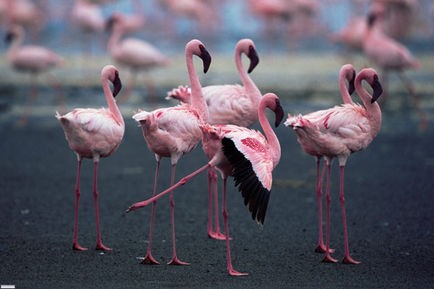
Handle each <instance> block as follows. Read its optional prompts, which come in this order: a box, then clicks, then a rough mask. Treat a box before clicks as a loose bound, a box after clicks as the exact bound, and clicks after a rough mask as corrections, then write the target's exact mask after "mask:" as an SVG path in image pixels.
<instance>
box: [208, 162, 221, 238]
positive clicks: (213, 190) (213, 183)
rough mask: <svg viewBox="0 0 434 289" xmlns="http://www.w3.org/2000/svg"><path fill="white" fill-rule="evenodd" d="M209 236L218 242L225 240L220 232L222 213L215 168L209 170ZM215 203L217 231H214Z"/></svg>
mask: <svg viewBox="0 0 434 289" xmlns="http://www.w3.org/2000/svg"><path fill="white" fill-rule="evenodd" d="M208 190H209V191H208V198H209V200H208V210H209V212H208V236H209V237H210V238H212V239H216V240H224V239H225V235H224V234H223V233H222V232H221V231H220V221H219V219H220V212H219V200H218V191H217V173H216V170H215V168H210V169H209V170H208ZM213 201H214V220H215V231H214V230H213V229H212V213H213V205H212V203H213Z"/></svg>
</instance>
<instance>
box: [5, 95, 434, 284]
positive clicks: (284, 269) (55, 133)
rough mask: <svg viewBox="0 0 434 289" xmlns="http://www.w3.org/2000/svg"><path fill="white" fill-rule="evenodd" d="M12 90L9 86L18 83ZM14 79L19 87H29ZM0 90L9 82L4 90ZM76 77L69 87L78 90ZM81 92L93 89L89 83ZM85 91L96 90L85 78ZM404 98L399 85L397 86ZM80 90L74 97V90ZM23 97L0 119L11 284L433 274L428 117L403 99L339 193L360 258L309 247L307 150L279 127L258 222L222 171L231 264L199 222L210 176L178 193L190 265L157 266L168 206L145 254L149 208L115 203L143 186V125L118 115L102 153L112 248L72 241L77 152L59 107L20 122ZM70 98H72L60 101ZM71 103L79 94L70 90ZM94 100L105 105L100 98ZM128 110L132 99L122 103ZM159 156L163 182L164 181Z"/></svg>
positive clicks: (86, 220) (85, 202) (88, 198)
mask: <svg viewBox="0 0 434 289" xmlns="http://www.w3.org/2000/svg"><path fill="white" fill-rule="evenodd" d="M14 89H15V88H10V87H9V88H6V92H8V93H9V94H10V93H12V94H13V93H17V92H16V91H15V90H14ZM22 89H28V88H26V87H24V88H22ZM71 89H72V88H71ZM3 90H5V89H3ZM77 90H78V89H77V88H75V89H73V91H70V92H69V93H66V94H67V95H68V94H74V92H75V91H77ZM88 92H89V91H88ZM89 93H92V94H98V93H100V89H99V88H95V89H93V90H92V91H90V92H89ZM405 97H406V96H403V98H405ZM83 99H84V97H83ZM22 101H23V99H20V98H16V100H15V101H14V102H12V103H10V102H9V100H8V101H3V102H2V105H1V109H2V112H1V115H0V116H1V117H0V124H1V126H0V151H1V155H0V171H1V174H0V176H1V177H0V185H1V195H0V208H1V210H0V222H1V223H2V225H1V226H0V239H1V242H0V260H2V266H1V267H0V283H1V284H15V285H16V288H18V289H21V288H219V289H221V288H430V287H431V288H432V286H433V284H434V273H433V272H434V236H433V234H434V222H433V219H434V218H433V217H434V211H433V210H434V201H433V193H434V179H433V178H434V150H433V135H434V123H433V122H432V121H431V122H430V124H429V125H430V126H429V129H428V130H427V131H425V132H423V133H422V132H419V131H418V130H417V119H416V117H415V116H414V114H413V113H412V112H411V110H410V112H409V110H408V109H407V108H402V107H401V108H400V110H397V111H396V110H394V111H392V110H390V109H389V110H388V109H383V111H384V114H383V127H382V131H381V132H380V134H379V136H378V137H377V138H376V139H375V140H374V142H373V143H372V144H371V145H370V146H369V147H368V149H367V150H365V151H363V152H359V153H357V154H354V155H353V156H351V157H350V159H349V161H348V165H347V170H346V201H347V215H348V224H349V235H350V250H351V252H352V255H353V257H354V258H355V259H358V260H361V261H362V263H361V264H360V265H357V266H354V265H343V264H341V263H339V264H324V263H321V260H322V255H319V254H316V253H314V252H313V249H314V246H315V244H316V236H317V223H316V203H315V195H314V182H315V162H314V159H313V158H312V157H309V156H307V155H305V154H304V153H303V152H302V150H301V149H300V147H299V145H298V143H297V142H296V138H295V136H294V133H293V132H292V131H290V130H289V129H287V128H285V127H284V126H283V125H282V126H280V127H279V128H277V130H276V132H277V134H278V137H279V139H280V140H281V145H282V158H281V161H280V164H279V165H278V167H277V168H276V170H275V173H274V183H273V190H272V196H271V200H270V204H269V209H268V215H267V218H266V223H265V225H264V226H263V227H262V228H260V227H258V226H257V225H256V223H255V222H253V221H252V220H251V219H250V215H249V214H248V212H247V210H246V209H245V208H244V206H243V205H242V201H241V196H240V195H239V193H238V192H237V191H236V190H235V189H234V187H233V184H232V180H230V182H229V184H230V186H229V189H230V194H229V200H228V201H229V205H228V206H229V213H230V229H231V232H230V235H231V236H232V237H233V241H232V243H231V244H232V254H233V264H234V267H235V268H236V269H237V270H239V271H242V272H249V274H250V275H249V276H247V277H240V278H235V277H231V276H228V274H227V271H226V259H225V244H224V242H221V241H215V240H210V239H208V237H207V234H206V217H207V192H206V175H205V174H204V175H201V176H199V177H198V178H197V179H196V180H194V181H192V182H191V183H189V184H188V185H186V186H184V187H183V188H181V189H180V190H178V191H177V193H176V205H177V207H176V216H177V219H176V224H177V245H178V254H179V256H180V258H181V259H182V260H184V261H188V262H191V266H187V267H173V266H168V265H165V262H166V261H168V260H169V258H170V256H171V245H170V240H171V238H170V224H169V204H168V198H167V197H165V198H163V199H162V201H160V202H159V203H158V207H157V222H156V227H155V237H154V256H155V257H157V259H158V260H160V261H161V262H162V265H160V266H143V265H140V264H139V263H138V260H137V259H136V257H138V256H143V254H144V253H145V250H146V246H147V243H146V240H147V237H148V222H149V218H150V208H145V209H143V210H141V211H138V212H132V213H129V214H125V213H124V211H125V209H126V208H128V206H129V205H131V204H132V203H134V202H136V201H140V200H142V199H144V198H145V197H148V196H150V194H151V192H152V183H153V174H154V166H155V159H154V156H153V155H152V154H151V153H150V152H149V151H148V149H147V148H146V146H145V143H144V140H143V137H142V134H141V131H140V129H139V128H138V127H137V126H136V124H135V123H134V122H133V121H132V119H131V118H130V116H126V117H125V119H126V132H125V137H124V141H123V143H122V145H121V146H120V148H119V150H118V151H117V152H116V153H115V154H114V155H113V156H111V157H110V158H107V159H103V160H102V161H101V165H100V177H99V181H100V182H99V184H100V185H99V191H100V208H101V220H102V224H101V226H102V233H103V240H104V242H105V244H106V245H108V246H110V247H112V248H113V249H114V250H113V252H111V253H101V252H99V251H95V250H93V249H90V250H89V251H87V252H74V251H72V250H71V239H72V228H73V204H74V183H75V173H76V158H75V155H74V154H73V153H72V151H70V149H69V148H68V146H67V143H66V141H65V139H64V136H63V131H62V129H61V127H60V125H59V124H58V123H57V120H56V119H55V118H54V110H55V107H48V108H43V107H42V106H41V108H40V110H41V111H45V110H44V109H46V110H47V111H48V112H47V113H44V112H41V113H40V114H37V113H35V115H33V116H32V117H31V118H30V119H29V124H28V125H27V126H26V127H17V126H16V120H17V118H18V116H17V113H16V109H14V108H16V107H17V106H18V105H19V104H20V103H22ZM67 101H70V99H69V100H68V99H67ZM75 101H77V102H78V103H81V102H80V99H75ZM303 101H304V102H300V101H298V102H297V101H293V100H284V101H283V105H284V108H285V111H286V112H298V111H302V110H303V108H304V109H305V110H313V109H318V108H317V107H308V106H307V103H309V100H303ZM101 105H103V103H102V104H101ZM131 111H132V109H131ZM204 162H205V158H204V156H202V153H201V149H200V147H199V148H197V149H196V150H195V151H194V152H193V153H192V154H190V155H187V156H185V157H184V158H183V159H182V160H181V161H180V162H179V165H178V171H177V172H178V174H177V175H178V176H179V177H181V176H183V175H185V174H186V173H188V172H191V171H192V170H193V169H195V168H197V167H199V166H200V165H202V164H203V163H204ZM162 163H163V165H162V167H161V172H162V173H161V176H162V177H161V178H160V180H161V182H160V188H161V189H162V188H165V187H167V185H168V182H169V177H168V175H169V173H168V172H169V162H168V160H164V161H163V162H162ZM337 176H338V173H337V166H336V164H335V167H334V170H333V182H332V198H333V199H332V239H331V243H332V246H333V247H334V248H336V252H335V254H334V256H335V257H336V258H339V259H341V258H342V257H343V252H342V251H343V243H342V221H341V216H340V209H339V200H338V179H337ZM81 189H82V198H81V201H82V202H81V210H80V221H81V223H80V231H79V233H80V234H79V239H80V243H81V244H82V245H83V246H88V247H90V248H93V246H94V245H95V221H94V210H93V199H92V194H91V190H92V163H91V162H90V161H87V162H85V163H84V166H83V172H82V183H81Z"/></svg>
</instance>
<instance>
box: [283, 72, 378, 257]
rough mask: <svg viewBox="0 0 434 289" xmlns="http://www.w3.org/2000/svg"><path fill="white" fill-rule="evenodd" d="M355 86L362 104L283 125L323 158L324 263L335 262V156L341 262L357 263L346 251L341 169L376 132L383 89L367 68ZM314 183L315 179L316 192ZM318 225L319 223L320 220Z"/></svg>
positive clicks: (306, 116)
mask: <svg viewBox="0 0 434 289" xmlns="http://www.w3.org/2000/svg"><path fill="white" fill-rule="evenodd" d="M363 80H365V81H367V82H368V83H369V84H370V85H371V87H372V88H373V95H372V96H371V95H370V94H369V93H368V92H367V90H366V89H365V88H364V87H363V85H362V81H363ZM355 89H356V91H357V93H358V95H359V96H360V98H361V99H362V102H363V105H364V106H361V105H359V104H356V103H344V104H342V105H341V106H335V107H333V108H330V109H326V110H320V111H316V112H312V113H309V114H306V115H304V116H302V115H298V116H291V115H288V119H287V120H286V121H285V125H286V126H290V127H292V128H293V129H294V131H295V133H296V135H297V139H298V142H299V143H300V144H301V146H302V148H303V149H304V150H305V151H306V152H308V153H309V154H311V155H314V156H317V158H318V157H321V156H322V157H324V158H325V160H326V165H327V183H326V244H325V249H324V250H323V251H324V253H325V257H324V261H325V262H337V260H335V259H334V258H332V257H331V255H330V254H331V250H330V172H331V164H332V160H333V159H334V158H337V159H338V161H339V167H340V186H339V199H340V203H341V210H342V220H343V227H344V249H345V256H344V259H343V263H350V264H358V263H359V261H356V260H354V259H353V258H352V257H351V256H350V252H349V245H348V230H347V222H346V213H345V199H344V169H345V164H346V161H347V159H348V157H349V156H350V155H351V154H352V153H354V152H357V151H360V150H363V149H365V148H366V147H367V146H368V145H369V144H370V143H371V142H372V140H373V139H374V138H375V137H376V135H377V134H378V132H379V131H380V128H381V110H380V106H379V105H378V103H377V102H376V101H377V99H378V97H379V96H380V95H381V94H382V92H383V89H382V87H381V84H380V82H379V80H378V76H377V73H376V72H375V70H373V69H371V68H365V69H363V70H361V71H360V73H359V74H358V75H357V77H356V80H355ZM318 186H319V184H318V180H317V194H318V191H319V189H318ZM319 225H320V226H322V224H321V223H320V224H319ZM320 228H321V227H320Z"/></svg>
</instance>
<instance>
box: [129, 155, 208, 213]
mask: <svg viewBox="0 0 434 289" xmlns="http://www.w3.org/2000/svg"><path fill="white" fill-rule="evenodd" d="M209 167H211V164H210V163H207V164H206V165H204V166H203V167H201V168H199V169H197V170H196V171H194V172H192V173H191V174H189V175H188V176H185V177H183V178H182V179H181V180H180V181H178V182H177V183H176V184H174V185H173V186H171V187H170V188H168V189H166V190H164V191H162V192H161V193H159V194H158V195H156V196H153V197H152V198H149V199H147V200H144V201H142V202H137V203H135V204H133V205H131V206H130V207H129V208H128V209H127V211H126V212H127V213H128V212H131V211H135V210H137V209H140V208H142V207H145V206H147V205H149V204H150V203H152V202H154V201H156V200H158V199H159V198H161V197H162V196H164V195H167V194H168V193H170V192H173V191H174V190H176V189H177V188H179V187H180V186H183V185H185V184H186V183H187V182H188V181H190V180H191V179H192V178H194V177H195V176H197V175H198V174H200V173H201V172H203V171H205V170H206V169H208V168H209Z"/></svg>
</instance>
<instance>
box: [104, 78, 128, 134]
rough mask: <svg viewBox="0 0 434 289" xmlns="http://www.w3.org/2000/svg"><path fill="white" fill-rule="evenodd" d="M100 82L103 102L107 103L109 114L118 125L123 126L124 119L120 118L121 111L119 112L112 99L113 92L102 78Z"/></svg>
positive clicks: (107, 82) (107, 81)
mask: <svg viewBox="0 0 434 289" xmlns="http://www.w3.org/2000/svg"><path fill="white" fill-rule="evenodd" d="M101 82H102V89H103V91H104V96H105V100H106V101H107V104H108V108H109V110H110V112H111V113H112V114H113V116H114V117H115V119H116V121H117V122H118V123H119V124H121V125H125V124H124V118H123V117H122V114H121V111H120V110H119V107H118V105H117V104H116V100H115V98H114V97H113V92H112V91H111V89H110V83H109V80H108V79H106V78H104V79H101Z"/></svg>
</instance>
